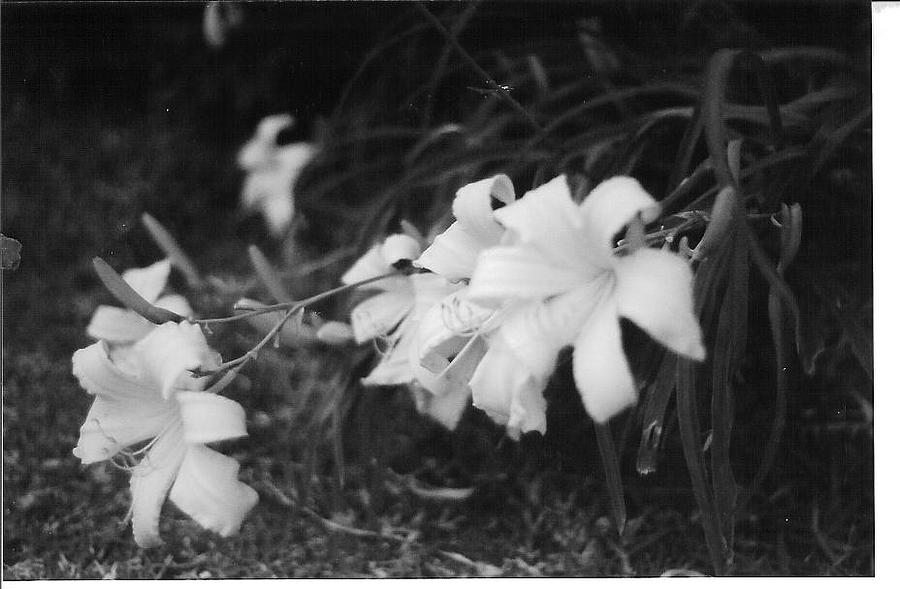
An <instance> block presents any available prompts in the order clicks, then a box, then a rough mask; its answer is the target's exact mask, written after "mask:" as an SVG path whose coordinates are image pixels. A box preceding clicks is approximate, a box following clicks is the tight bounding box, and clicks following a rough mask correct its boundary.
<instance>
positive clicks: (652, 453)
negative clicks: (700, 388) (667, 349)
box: [635, 353, 677, 475]
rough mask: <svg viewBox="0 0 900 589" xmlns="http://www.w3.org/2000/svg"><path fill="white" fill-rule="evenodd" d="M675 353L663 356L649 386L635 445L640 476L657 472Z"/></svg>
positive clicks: (673, 377)
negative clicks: (638, 439) (636, 445)
mask: <svg viewBox="0 0 900 589" xmlns="http://www.w3.org/2000/svg"><path fill="white" fill-rule="evenodd" d="M676 364H677V356H675V355H674V354H671V353H667V354H665V356H663V360H662V363H661V364H660V366H659V370H658V371H657V373H656V378H655V379H654V380H653V383H652V384H651V385H650V386H649V387H648V389H647V394H646V395H645V399H646V402H645V405H644V411H643V416H642V420H641V444H640V446H639V447H638V453H637V461H636V463H635V468H636V470H637V471H638V474H640V475H648V474H650V473H652V472H655V471H656V464H657V459H658V455H659V446H660V442H662V432H663V426H664V424H665V417H666V410H667V409H668V407H669V400H670V399H671V397H672V391H673V390H674V389H675V366H676Z"/></svg>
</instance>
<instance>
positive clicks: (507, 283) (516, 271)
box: [468, 245, 592, 303]
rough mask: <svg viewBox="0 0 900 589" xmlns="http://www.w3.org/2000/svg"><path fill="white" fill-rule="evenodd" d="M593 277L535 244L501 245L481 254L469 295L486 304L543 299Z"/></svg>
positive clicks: (580, 284) (575, 286)
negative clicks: (544, 252)
mask: <svg viewBox="0 0 900 589" xmlns="http://www.w3.org/2000/svg"><path fill="white" fill-rule="evenodd" d="M591 278H592V276H591V274H588V273H584V272H581V271H579V270H578V269H576V268H573V267H572V266H571V265H562V264H559V263H557V262H555V261H554V260H552V259H550V258H548V257H547V256H545V255H544V254H543V252H541V251H540V250H538V249H537V248H535V247H531V246H529V245H517V246H499V247H493V248H490V249H488V250H486V251H485V252H484V253H482V254H481V256H479V258H478V265H477V266H476V267H475V272H474V273H473V275H472V280H471V282H470V283H469V289H468V296H469V298H471V299H472V300H474V301H478V302H484V303H490V302H492V301H493V302H502V301H505V300H507V299H510V298H512V299H516V298H523V299H543V298H546V297H549V296H553V295H556V294H559V293H563V292H566V291H569V290H572V289H575V288H578V287H580V286H582V285H584V284H585V283H586V282H588V281H590V280H591Z"/></svg>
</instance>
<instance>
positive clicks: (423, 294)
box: [409, 274, 463, 321]
mask: <svg viewBox="0 0 900 589" xmlns="http://www.w3.org/2000/svg"><path fill="white" fill-rule="evenodd" d="M409 282H410V284H411V285H412V289H413V297H414V299H415V305H414V306H413V310H412V313H411V316H412V318H413V319H415V320H416V321H418V320H420V319H422V317H423V316H424V315H425V314H426V313H427V312H428V311H429V310H430V309H431V308H432V307H434V306H435V305H438V304H440V303H441V301H443V300H444V299H445V298H447V297H448V296H450V295H451V294H453V293H455V292H457V291H459V290H460V289H461V288H463V286H462V285H461V284H451V283H450V282H448V281H447V280H446V279H445V278H444V277H442V276H438V275H436V274H413V275H412V276H410V277H409Z"/></svg>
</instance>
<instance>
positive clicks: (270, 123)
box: [237, 114, 294, 170]
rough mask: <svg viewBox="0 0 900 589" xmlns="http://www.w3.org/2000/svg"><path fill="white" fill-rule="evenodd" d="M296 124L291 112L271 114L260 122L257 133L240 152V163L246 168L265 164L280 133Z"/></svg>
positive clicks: (254, 167) (249, 168) (250, 168)
mask: <svg viewBox="0 0 900 589" xmlns="http://www.w3.org/2000/svg"><path fill="white" fill-rule="evenodd" d="M293 124H294V117H292V116H291V115H289V114H278V115H271V116H268V117H266V118H264V119H263V120H261V121H260V122H259V125H257V126H256V134H255V135H254V136H253V137H252V138H251V139H250V141H248V142H247V143H246V144H244V146H243V147H242V148H241V151H240V152H238V158H237V160H238V165H239V166H240V167H241V168H243V169H245V170H252V169H256V168H259V167H262V166H265V165H266V164H267V162H268V161H269V159H270V158H271V153H272V150H273V149H274V148H275V146H276V144H275V140H276V139H277V137H278V133H280V132H281V131H283V130H284V129H286V128H288V127H290V126H291V125H293Z"/></svg>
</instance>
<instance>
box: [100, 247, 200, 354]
mask: <svg viewBox="0 0 900 589" xmlns="http://www.w3.org/2000/svg"><path fill="white" fill-rule="evenodd" d="M171 271H172V263H171V262H170V261H169V260H168V259H165V260H160V261H159V262H156V263H155V264H151V265H149V266H147V267H146V268H131V269H129V270H126V271H125V272H123V273H122V278H123V279H125V282H126V283H128V285H129V286H130V287H131V288H133V289H134V290H135V291H136V292H137V293H138V294H139V295H141V296H142V297H143V298H145V299H146V300H147V301H148V302H150V303H151V304H153V305H156V306H157V307H162V308H163V309H168V310H169V311H172V312H175V313H178V314H179V315H181V316H182V317H190V316H191V315H193V313H194V312H193V310H191V306H190V305H189V304H188V302H187V299H185V298H184V297H183V296H181V295H175V294H169V295H163V294H162V292H163V289H165V287H166V282H167V281H168V280H169V273H170V272H171ZM155 327H156V326H155V325H154V324H153V323H151V322H149V321H147V320H146V319H144V318H143V317H141V316H140V315H138V314H137V313H135V312H134V311H132V310H131V309H122V308H119V307H112V306H110V305H100V306H99V307H97V310H96V311H94V315H93V316H92V317H91V321H90V323H89V324H88V327H87V333H88V335H89V336H91V337H92V338H94V339H100V340H106V341H107V342H109V343H111V344H118V345H127V344H133V343H134V342H136V341H137V340H139V339H141V338H142V337H144V336H145V335H147V334H148V333H150V332H151V331H153V329H154V328H155Z"/></svg>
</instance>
